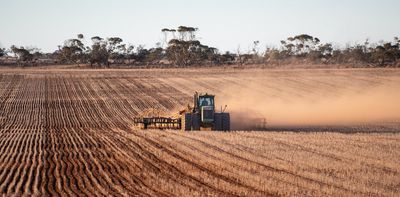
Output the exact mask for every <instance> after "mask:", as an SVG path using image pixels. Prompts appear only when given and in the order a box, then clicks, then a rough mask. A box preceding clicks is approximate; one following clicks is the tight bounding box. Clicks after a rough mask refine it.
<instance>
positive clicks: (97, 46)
mask: <svg viewBox="0 0 400 197" xmlns="http://www.w3.org/2000/svg"><path fill="white" fill-rule="evenodd" d="M92 42H93V44H92V48H91V50H90V54H89V57H90V58H89V61H90V66H94V65H96V64H97V65H98V66H101V65H106V66H109V62H108V56H109V53H108V50H107V43H106V42H105V41H104V39H103V38H101V37H99V36H94V37H92Z"/></svg>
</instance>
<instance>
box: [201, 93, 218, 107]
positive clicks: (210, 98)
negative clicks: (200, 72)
mask: <svg viewBox="0 0 400 197" xmlns="http://www.w3.org/2000/svg"><path fill="white" fill-rule="evenodd" d="M199 106H200V107H204V106H211V107H214V95H207V94H205V95H200V96H199Z"/></svg>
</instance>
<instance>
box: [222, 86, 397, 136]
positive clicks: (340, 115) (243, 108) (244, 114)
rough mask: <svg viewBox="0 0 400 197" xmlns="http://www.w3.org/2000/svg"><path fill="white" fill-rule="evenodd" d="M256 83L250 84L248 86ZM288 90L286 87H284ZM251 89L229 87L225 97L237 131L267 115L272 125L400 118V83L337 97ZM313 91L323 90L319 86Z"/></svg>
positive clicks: (348, 122) (375, 120)
mask: <svg viewBox="0 0 400 197" xmlns="http://www.w3.org/2000/svg"><path fill="white" fill-rule="evenodd" d="M249 86H250V87H255V88H254V89H260V88H262V87H256V86H257V85H256V84H247V87H249ZM282 88H283V91H285V87H282ZM254 89H253V90H249V89H248V88H240V89H238V88H237V87H235V88H233V87H229V88H226V90H224V91H222V92H226V95H227V96H225V97H224V98H221V102H222V101H223V102H224V103H226V104H227V105H228V110H229V112H230V113H231V127H232V129H234V130H246V129H250V127H251V125H252V123H260V118H266V120H267V123H268V124H267V125H268V126H287V127H292V126H323V125H330V126H332V125H351V124H369V123H380V122H390V121H397V122H399V121H400V91H399V90H400V86H398V85H396V84H395V85H394V86H393V85H381V86H377V87H373V88H371V87H362V88H361V89H362V91H360V92H358V93H344V92H345V91H342V92H341V93H339V95H337V96H334V97H332V96H330V97H322V96H319V97H316V96H313V97H312V96H308V95H304V96H302V97H291V98H285V99H282V97H274V98H271V97H269V96H268V95H265V94H262V93H259V92H256V91H254ZM313 91H320V90H318V89H316V90H313Z"/></svg>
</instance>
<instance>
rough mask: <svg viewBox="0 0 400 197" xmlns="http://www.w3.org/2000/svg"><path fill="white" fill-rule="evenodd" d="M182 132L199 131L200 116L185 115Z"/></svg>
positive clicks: (194, 114) (193, 114)
mask: <svg viewBox="0 0 400 197" xmlns="http://www.w3.org/2000/svg"><path fill="white" fill-rule="evenodd" d="M181 130H182V131H199V130H200V115H199V114H197V113H185V114H184V115H183V116H182V120H181Z"/></svg>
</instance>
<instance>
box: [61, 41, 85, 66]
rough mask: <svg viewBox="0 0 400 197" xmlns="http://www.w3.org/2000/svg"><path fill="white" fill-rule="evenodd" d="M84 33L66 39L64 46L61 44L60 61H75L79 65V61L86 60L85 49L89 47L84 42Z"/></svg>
mask: <svg viewBox="0 0 400 197" xmlns="http://www.w3.org/2000/svg"><path fill="white" fill-rule="evenodd" d="M83 38H84V37H83V35H82V34H78V35H77V38H72V39H68V40H66V41H64V44H63V46H59V49H58V59H59V60H60V62H66V63H74V64H77V65H78V66H79V63H84V62H86V58H85V51H86V50H87V48H86V47H85V45H84V44H83V42H82V39H83Z"/></svg>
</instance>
